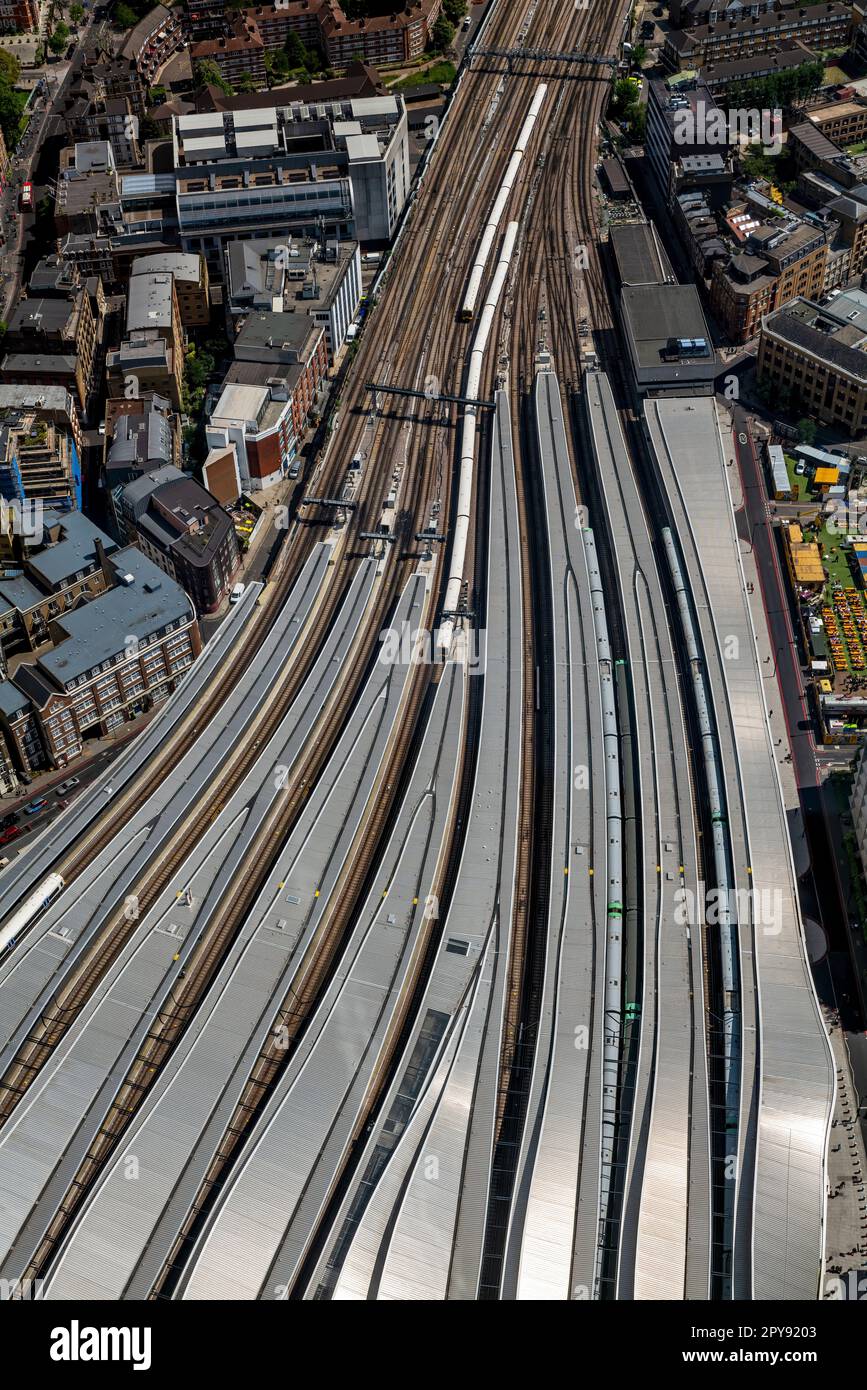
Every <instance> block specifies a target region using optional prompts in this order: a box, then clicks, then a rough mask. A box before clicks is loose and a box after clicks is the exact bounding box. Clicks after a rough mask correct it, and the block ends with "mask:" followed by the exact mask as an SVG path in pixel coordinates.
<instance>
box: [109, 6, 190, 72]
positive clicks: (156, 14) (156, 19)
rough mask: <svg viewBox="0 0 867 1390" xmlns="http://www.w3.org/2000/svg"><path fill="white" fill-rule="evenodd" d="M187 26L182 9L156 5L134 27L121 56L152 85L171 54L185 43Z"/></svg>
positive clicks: (121, 51)
mask: <svg viewBox="0 0 867 1390" xmlns="http://www.w3.org/2000/svg"><path fill="white" fill-rule="evenodd" d="M183 43H184V26H183V19H182V17H181V12H180V10H179V9H178V8H174V9H167V8H166V7H165V5H156V6H155V7H154V8H153V9H152V10H151V11H150V12H149V13H148V14H146V15H145V17H144V19H141V20H139V22H138V24H137V25H136V26H135V28H134V29H132V30H131V31H130V33H129V35H128V37H127V38H126V40H125V42H124V44H123V47H122V48H121V50H120V56H121V58H122V59H124V60H126V62H128V63H129V64H130V65H131V66H132V67H134V68H135V70H136V72H137V73H138V76H139V77H140V78H141V81H142V82H143V83H144V85H145V86H146V87H150V86H151V85H152V83H153V81H154V78H155V77H156V75H157V73H158V72H159V70H160V68H162V67H164V66H165V64H166V63H167V62H168V61H169V59H170V58H171V57H173V56H174V54H175V53H177V52H178V50H179V49H180V48H181V47H182V46H183Z"/></svg>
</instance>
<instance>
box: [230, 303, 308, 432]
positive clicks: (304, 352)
mask: <svg viewBox="0 0 867 1390" xmlns="http://www.w3.org/2000/svg"><path fill="white" fill-rule="evenodd" d="M234 354H235V362H234V365H233V366H232V367H231V368H230V369H229V373H228V376H227V380H228V381H232V380H244V373H243V369H244V368H245V367H247V366H251V367H259V366H261V367H264V368H266V369H267V371H269V372H270V373H271V375H272V376H273V377H278V376H279V377H280V378H281V379H282V381H283V383H284V385H285V386H286V388H287V390H288V391H289V396H290V399H291V403H292V418H293V421H294V425H295V433H296V436H298V437H299V438H300V436H301V435H302V434H303V433H304V429H305V426H306V424H307V419H308V416H309V415H310V413H311V411H312V410H313V408H314V406H315V403H316V400H317V397H318V396H319V391H320V388H321V387H322V385H323V382H324V380H325V376H326V372H327V370H328V354H327V350H326V346H325V329H324V328H323V327H322V325H321V324H318V323H315V322H312V321H311V319H310V318H308V316H307V315H306V314H296V313H281V314H250V315H249V317H248V318H247V319H246V321H245V323H244V326H243V328H242V329H241V331H240V332H239V334H238V336H237V338H236V339H235V346H234ZM253 379H258V374H255V375H254V377H253Z"/></svg>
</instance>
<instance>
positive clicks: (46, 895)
mask: <svg viewBox="0 0 867 1390" xmlns="http://www.w3.org/2000/svg"><path fill="white" fill-rule="evenodd" d="M65 886H66V880H65V879H64V878H63V876H62V874H49V875H48V877H47V878H45V879H44V880H43V881H42V883H40V885H39V887H38V888H37V889H35V890H34V892H32V893H31V894H30V897H29V898H26V899H25V901H24V902H23V903H22V904H21V906H20V907H19V909H18V911H17V912H15V913H13V914H12V916H11V917H10V918H9V921H8V922H7V923H6V926H5V927H4V928H3V930H2V931H0V953H2V952H3V951H5V950H6V947H7V946H11V945H12V943H13V942H14V941H15V939H16V937H17V936H18V935H19V934H20V933H21V932H23V931H26V929H27V928H28V927H29V926H31V925H32V923H33V922H35V921H36V918H37V917H38V916H39V915H40V913H42V912H44V911H45V909H46V907H48V906H49V905H50V904H51V903H53V902H54V899H55V898H56V897H58V896H59V895H60V894H61V893H62V892H63V889H64V888H65Z"/></svg>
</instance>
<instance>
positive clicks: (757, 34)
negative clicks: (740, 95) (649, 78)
mask: <svg viewBox="0 0 867 1390" xmlns="http://www.w3.org/2000/svg"><path fill="white" fill-rule="evenodd" d="M852 32H853V23H852V11H851V9H850V8H849V6H848V5H840V4H824V5H809V6H799V5H791V6H789V7H787V8H785V9H775V10H769V11H766V12H765V13H763V14H758V15H755V14H753V15H746V16H744V17H743V18H737V19H726V20H723V21H722V22H721V23H718V24H697V25H695V26H694V27H692V28H690V29H673V30H671V31H670V32H669V33H668V34H666V36H665V42H664V44H663V47H662V61H663V63H664V64H665V66H666V67H667V68H669V69H670V70H671V71H672V72H683V71H685V70H693V69H696V68H703V67H704V66H705V65H706V64H710V63H713V64H717V63H725V62H731V61H732V60H734V59H736V58H751V57H754V56H755V55H756V54H759V53H765V52H768V51H769V50H772V49H777V48H779V47H780V45H781V44H782V43H785V42H786V41H791V40H794V39H797V40H799V41H800V42H801V43H803V44H805V45H806V46H807V47H808V48H810V49H812V50H813V51H814V52H821V51H823V50H824V49H826V48H845V47H846V45H847V44H848V43H849V39H850V37H851V35H852Z"/></svg>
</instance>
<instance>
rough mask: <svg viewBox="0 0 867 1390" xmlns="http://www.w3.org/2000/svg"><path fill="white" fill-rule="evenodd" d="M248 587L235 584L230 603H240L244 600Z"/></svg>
mask: <svg viewBox="0 0 867 1390" xmlns="http://www.w3.org/2000/svg"><path fill="white" fill-rule="evenodd" d="M246 587H247V586H246V584H235V585H234V586H233V588H232V593H231V596H230V598H229V602H230V603H238V602H239V601H240V600H241V599H242V598H243V596H244V590H245V589H246Z"/></svg>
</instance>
